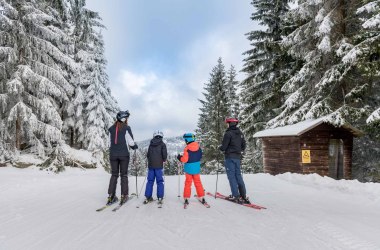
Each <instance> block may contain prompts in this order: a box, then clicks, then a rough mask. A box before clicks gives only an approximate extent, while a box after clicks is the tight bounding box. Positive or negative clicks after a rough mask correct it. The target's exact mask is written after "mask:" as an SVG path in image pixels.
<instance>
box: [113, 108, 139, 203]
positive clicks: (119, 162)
mask: <svg viewBox="0 0 380 250" xmlns="http://www.w3.org/2000/svg"><path fill="white" fill-rule="evenodd" d="M129 115H130V114H129V112H128V111H120V112H119V113H117V116H116V119H117V121H116V122H115V123H114V124H113V125H112V126H111V127H110V128H109V129H108V131H109V133H110V140H111V145H110V163H111V179H110V183H109V187H108V195H109V196H108V200H107V205H109V204H112V203H114V202H117V201H118V198H117V197H116V195H115V193H116V186H117V179H118V177H119V173H120V184H121V198H120V203H121V204H122V203H124V202H126V201H127V199H128V165H129V158H130V154H129V150H128V146H129V147H130V148H131V149H133V150H136V149H137V148H138V147H137V144H136V143H135V142H134V140H133V134H132V130H131V128H130V127H129V126H128V117H129Z"/></svg>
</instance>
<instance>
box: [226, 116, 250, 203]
mask: <svg viewBox="0 0 380 250" xmlns="http://www.w3.org/2000/svg"><path fill="white" fill-rule="evenodd" d="M225 122H226V123H227V124H228V129H227V130H226V132H225V133H224V137H223V142H222V145H221V146H220V147H219V149H220V150H221V151H223V153H224V156H225V161H224V164H225V168H226V173H227V177H228V181H229V183H230V187H231V192H232V195H231V196H230V197H229V198H230V199H231V200H233V201H235V202H238V203H247V204H249V203H250V202H249V200H248V198H247V196H246V189H245V184H244V180H243V176H242V175H241V169H240V161H241V153H242V152H243V151H244V150H245V147H246V143H245V139H244V135H243V133H242V132H241V131H240V129H239V128H238V127H237V124H238V122H239V120H238V119H236V118H227V119H226V120H225Z"/></svg>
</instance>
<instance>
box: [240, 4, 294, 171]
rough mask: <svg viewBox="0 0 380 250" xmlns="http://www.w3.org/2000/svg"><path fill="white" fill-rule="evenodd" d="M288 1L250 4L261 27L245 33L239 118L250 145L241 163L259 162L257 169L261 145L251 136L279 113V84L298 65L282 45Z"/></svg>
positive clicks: (245, 166) (281, 83)
mask: <svg viewBox="0 0 380 250" xmlns="http://www.w3.org/2000/svg"><path fill="white" fill-rule="evenodd" d="M287 3H288V1H287V0H269V1H268V0H254V1H252V3H251V4H252V5H253V7H254V8H255V12H254V13H253V14H252V16H251V19H252V20H253V21H258V22H259V24H260V25H261V26H263V28H264V29H263V30H255V31H252V32H249V33H248V34H247V38H248V40H249V41H251V45H252V49H250V50H248V51H246V52H245V53H244V54H245V55H246V56H247V58H245V59H244V61H245V64H244V68H243V71H244V72H245V73H246V74H247V78H246V79H245V80H243V81H242V83H241V88H242V91H241V102H242V110H241V113H240V119H241V128H242V129H243V132H244V133H245V135H246V138H247V141H248V144H249V145H250V147H248V148H247V151H250V152H247V154H246V156H245V160H244V161H243V164H242V167H243V168H246V169H252V168H253V166H248V165H246V164H248V163H249V164H253V163H255V164H258V166H257V167H258V168H260V167H261V166H262V159H261V145H260V143H258V142H256V141H255V140H254V139H253V138H252V136H253V134H254V133H256V132H257V131H260V130H263V129H264V128H265V127H266V126H267V122H268V121H269V120H271V119H273V118H274V117H275V116H276V115H277V114H278V109H279V108H280V107H281V105H282V102H283V99H284V97H283V93H282V92H281V87H282V85H283V84H284V81H285V80H286V79H287V78H288V77H289V76H290V75H291V74H292V71H293V70H294V68H295V67H296V66H297V64H296V62H295V60H292V59H291V58H290V56H289V55H288V54H287V53H286V51H284V50H283V48H282V47H281V42H282V36H283V35H284V34H286V33H287V32H288V30H289V29H291V27H290V26H289V25H288V24H287V23H286V22H284V20H283V19H282V17H283V16H284V15H285V14H286V12H287V10H288V7H287ZM251 157H255V159H253V158H251Z"/></svg>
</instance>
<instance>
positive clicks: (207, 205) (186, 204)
mask: <svg viewBox="0 0 380 250" xmlns="http://www.w3.org/2000/svg"><path fill="white" fill-rule="evenodd" d="M194 197H196V198H197V200H198V201H199V202H200V203H201V204H202V205H203V206H205V207H206V208H210V207H211V206H210V204H208V203H207V202H202V200H201V199H198V197H197V195H194ZM188 206H189V202H184V203H183V208H184V209H187V207H188Z"/></svg>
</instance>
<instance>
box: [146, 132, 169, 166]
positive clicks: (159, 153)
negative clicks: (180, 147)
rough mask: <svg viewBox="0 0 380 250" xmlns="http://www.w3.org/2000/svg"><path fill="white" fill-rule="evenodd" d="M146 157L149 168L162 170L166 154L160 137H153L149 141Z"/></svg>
mask: <svg viewBox="0 0 380 250" xmlns="http://www.w3.org/2000/svg"><path fill="white" fill-rule="evenodd" d="M147 157H148V167H149V168H163V166H164V162H165V161H166V159H167V157H168V152H167V150H166V144H165V143H164V142H163V141H162V138H161V137H155V138H153V139H152V140H151V141H150V144H149V148H148V154H147Z"/></svg>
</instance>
